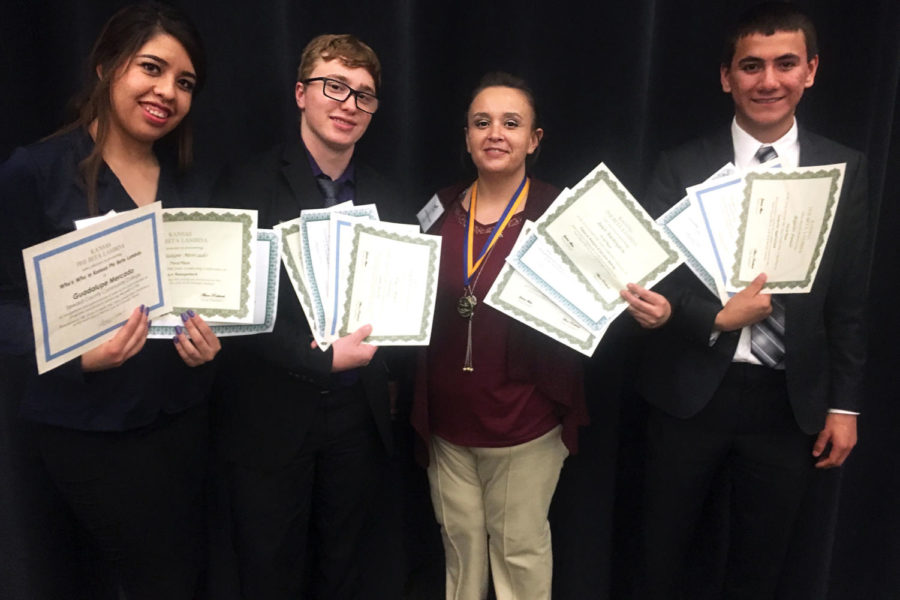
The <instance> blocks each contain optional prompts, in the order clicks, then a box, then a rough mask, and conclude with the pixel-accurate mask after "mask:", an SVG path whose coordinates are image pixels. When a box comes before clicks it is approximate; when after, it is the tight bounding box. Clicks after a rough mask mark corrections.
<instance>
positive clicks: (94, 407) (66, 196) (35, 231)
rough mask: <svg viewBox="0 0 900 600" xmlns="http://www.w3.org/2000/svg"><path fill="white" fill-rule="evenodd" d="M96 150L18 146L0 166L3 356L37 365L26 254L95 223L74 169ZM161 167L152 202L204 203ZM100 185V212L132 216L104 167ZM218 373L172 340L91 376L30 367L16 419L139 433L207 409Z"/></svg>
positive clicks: (75, 367)
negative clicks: (186, 357)
mask: <svg viewBox="0 0 900 600" xmlns="http://www.w3.org/2000/svg"><path fill="white" fill-rule="evenodd" d="M92 148H93V140H92V139H91V138H90V136H89V135H88V134H87V133H86V132H85V131H84V130H81V129H79V130H76V131H72V132H70V133H66V134H63V135H59V136H55V137H52V138H50V139H47V140H44V141H41V142H38V143H35V144H32V145H30V146H26V147H24V148H18V149H17V150H16V151H15V152H14V153H13V155H12V156H11V157H10V158H9V160H8V161H6V162H5V163H3V164H2V165H0V214H2V215H3V218H2V219H0V355H2V354H4V353H5V354H27V355H29V356H31V357H32V360H33V357H34V334H33V332H32V327H31V313H30V310H29V303H28V291H27V287H26V283H25V270H24V265H23V261H22V249H23V248H27V247H29V246H33V245H34V244H38V243H40V242H43V241H46V240H49V239H51V238H54V237H57V236H60V235H62V234H64V233H68V232H70V231H74V229H75V225H74V222H75V221H76V220H79V219H84V218H86V217H88V216H89V214H88V208H87V195H86V193H85V190H84V188H83V186H82V185H81V184H79V183H78V181H79V175H78V163H79V162H80V161H82V160H83V159H84V158H85V157H86V156H87V155H88V154H89V153H90V152H91V150H92ZM160 161H161V166H160V177H159V188H158V190H157V195H156V199H157V200H159V201H161V202H162V203H163V206H164V207H179V206H181V207H183V206H204V205H205V204H206V195H205V194H203V193H199V192H198V193H195V194H190V193H186V192H187V189H188V188H187V186H186V184H185V183H184V182H181V181H176V178H175V176H174V168H172V165H171V163H167V162H165V161H163V159H162V158H161V159H160ZM97 183H98V185H97V201H98V205H99V209H100V214H106V213H107V212H109V211H110V210H115V211H116V212H123V211H127V210H131V209H133V208H135V204H134V202H133V201H132V199H131V197H130V196H129V195H128V193H127V192H126V191H125V189H124V188H123V187H122V185H121V183H120V182H119V180H118V178H117V177H116V176H115V174H114V173H113V172H112V171H110V170H109V168H108V167H106V166H105V165H104V166H103V168H102V169H101V171H100V174H99V177H98V182H97ZM212 374H213V373H212V365H209V364H208V365H203V366H202V367H198V368H193V369H192V368H190V367H188V366H187V365H185V364H184V362H183V361H182V360H181V357H179V356H178V353H177V351H176V350H175V348H174V347H173V344H172V341H171V340H148V341H147V343H146V345H145V346H144V348H143V349H142V350H141V351H140V352H139V353H138V354H137V355H135V356H133V357H132V358H130V359H129V360H127V361H126V362H125V364H123V365H122V366H121V367H118V368H115V369H109V370H106V371H100V372H95V373H83V372H82V371H81V365H80V359H75V360H72V361H69V362H68V363H66V364H64V365H61V366H60V367H57V368H56V369H53V370H51V371H49V372H47V373H44V374H43V375H40V376H39V375H37V367H36V365H35V364H34V363H32V367H31V368H30V372H29V373H27V374H26V376H27V377H28V383H27V387H26V392H25V395H24V397H23V398H22V402H21V406H20V414H21V416H23V417H24V418H27V419H29V420H33V421H38V422H42V423H47V424H50V425H59V426H62V427H68V428H72V429H80V430H86V431H124V430H128V429H134V428H138V427H141V426H144V425H148V424H150V423H152V422H153V421H154V420H156V418H157V417H158V416H159V414H160V413H161V412H164V413H177V412H179V411H182V410H185V409H187V408H189V407H191V406H193V405H195V404H198V403H199V402H202V401H203V400H204V399H205V396H206V393H207V390H208V389H209V386H210V384H211V380H212Z"/></svg>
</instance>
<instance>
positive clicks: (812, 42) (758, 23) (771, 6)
mask: <svg viewBox="0 0 900 600" xmlns="http://www.w3.org/2000/svg"><path fill="white" fill-rule="evenodd" d="M776 31H801V32H802V33H803V37H804V39H805V40H806V60H807V61H808V60H811V59H812V58H813V57H815V56H817V55H818V54H819V44H818V39H817V37H816V28H815V26H814V25H813V22H812V21H811V20H810V18H809V16H808V15H807V14H806V13H804V12H803V11H802V10H800V9H799V8H797V7H796V6H794V5H793V4H790V3H788V2H763V3H762V4H757V5H756V6H754V7H752V8H750V9H748V10H747V11H746V12H744V14H742V15H741V16H740V17H739V18H738V21H737V23H736V24H735V26H734V27H733V28H732V29H731V31H730V32H729V33H728V36H727V37H726V38H725V45H724V47H723V48H722V65H723V66H724V67H726V68H727V67H730V66H731V61H732V59H733V58H734V51H735V48H736V47H737V43H738V40H740V39H741V38H743V37H746V36H748V35H752V34H754V33H761V34H762V35H773V34H774V33H775V32H776Z"/></svg>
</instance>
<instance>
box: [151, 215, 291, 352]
mask: <svg viewBox="0 0 900 600" xmlns="http://www.w3.org/2000/svg"><path fill="white" fill-rule="evenodd" d="M256 272H257V277H256V283H255V285H254V296H255V299H254V303H253V321H252V322H251V323H249V324H244V323H220V322H216V321H209V320H207V322H206V324H207V325H209V328H210V329H212V331H213V333H215V334H216V335H217V336H218V337H228V336H234V335H252V334H255V333H268V332H270V331H272V329H273V328H274V327H275V317H276V315H277V312H278V286H279V284H280V279H281V232H280V231H276V230H273V229H257V230H256ZM177 324H178V323H173V324H171V325H167V324H163V323H161V322H160V321H154V323H153V325H151V326H150V333H149V335H148V336H147V337H149V338H171V337H173V336H174V335H175V327H174V325H177Z"/></svg>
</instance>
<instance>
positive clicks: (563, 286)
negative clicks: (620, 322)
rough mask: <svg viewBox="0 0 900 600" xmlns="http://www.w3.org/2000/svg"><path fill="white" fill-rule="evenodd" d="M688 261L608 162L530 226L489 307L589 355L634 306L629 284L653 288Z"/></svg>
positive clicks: (492, 292)
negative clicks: (626, 294) (628, 298)
mask: <svg viewBox="0 0 900 600" xmlns="http://www.w3.org/2000/svg"><path fill="white" fill-rule="evenodd" d="M681 262H682V259H681V256H680V255H679V252H678V250H677V248H676V247H675V245H674V244H673V243H672V242H671V241H670V240H669V238H668V237H667V236H666V235H665V233H664V232H663V230H662V228H660V227H659V226H658V225H657V224H656V223H655V222H654V221H653V219H652V218H651V217H650V215H648V214H647V213H646V212H645V211H644V210H643V208H641V206H640V205H639V204H638V203H637V201H636V200H635V199H634V197H633V196H632V195H631V194H629V193H628V191H627V190H626V189H625V187H624V186H623V185H622V184H621V183H620V182H619V180H618V179H617V178H616V177H615V175H613V174H612V172H611V171H610V170H609V169H608V168H607V167H606V166H605V165H603V164H602V163H601V164H600V165H598V166H597V167H596V168H595V169H594V170H593V171H591V172H590V173H588V175H587V176H586V177H585V178H584V179H582V180H581V181H580V182H579V183H578V185H576V186H575V187H574V188H573V189H571V190H570V189H566V190H564V191H563V192H562V193H561V194H560V196H559V197H558V198H557V199H556V200H555V201H554V202H553V204H552V205H551V206H550V207H549V208H548V209H547V211H546V212H545V213H544V215H543V216H542V217H541V218H540V219H539V220H538V221H537V222H536V223H534V224H526V228H525V229H524V230H523V231H522V233H521V235H520V236H519V238H518V240H517V241H516V246H515V247H514V248H513V250H512V252H511V253H510V255H509V256H508V257H507V259H506V264H505V265H504V266H503V269H502V270H501V271H500V274H499V275H498V276H497V279H496V280H495V281H494V285H493V286H492V287H491V290H490V291H489V292H488V295H487V298H486V300H485V301H486V302H487V303H488V304H489V305H491V306H493V307H494V308H496V309H497V310H500V311H501V312H504V313H506V314H508V315H509V316H511V317H513V318H515V319H518V320H520V321H522V322H523V323H526V324H527V325H530V326H531V327H533V328H535V329H537V330H538V331H541V332H542V333H545V334H546V335H548V336H550V337H552V338H554V339H556V340H558V341H560V342H561V343H563V344H565V345H567V346H569V347H571V348H574V349H575V350H578V351H579V352H581V353H583V354H585V355H587V356H590V355H592V354H593V353H594V350H595V349H596V348H597V344H598V343H599V342H600V339H601V338H602V337H603V334H604V333H605V332H606V329H607V327H608V326H609V323H610V322H611V321H612V319H614V318H615V317H616V316H617V315H619V313H621V312H622V311H623V310H624V309H625V307H626V306H627V304H626V302H625V301H624V300H623V299H622V298H621V296H620V295H619V291H620V290H622V289H625V285H626V284H627V283H637V284H639V285H641V286H643V287H647V288H649V287H651V286H653V285H655V284H656V283H657V282H658V281H659V280H660V279H662V278H663V277H665V276H666V275H667V274H668V273H670V272H671V271H672V270H674V269H675V268H676V267H677V266H678V265H679V264H681Z"/></svg>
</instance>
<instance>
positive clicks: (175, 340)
mask: <svg viewBox="0 0 900 600" xmlns="http://www.w3.org/2000/svg"><path fill="white" fill-rule="evenodd" d="M172 341H173V342H175V343H176V344H177V343H178V336H177V335H176V336H175V337H173V338H172Z"/></svg>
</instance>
